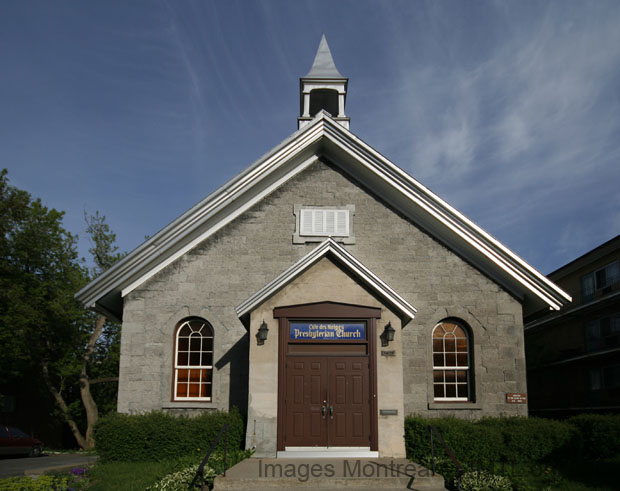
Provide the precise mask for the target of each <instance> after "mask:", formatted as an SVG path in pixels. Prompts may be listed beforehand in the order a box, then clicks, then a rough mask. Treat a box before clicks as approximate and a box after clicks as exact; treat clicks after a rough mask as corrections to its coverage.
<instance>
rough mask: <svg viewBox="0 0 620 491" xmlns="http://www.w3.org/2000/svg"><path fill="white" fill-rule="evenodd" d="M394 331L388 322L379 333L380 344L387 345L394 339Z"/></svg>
mask: <svg viewBox="0 0 620 491" xmlns="http://www.w3.org/2000/svg"><path fill="white" fill-rule="evenodd" d="M394 332H395V330H394V328H393V327H392V324H391V323H389V322H388V323H387V326H385V328H384V329H383V332H382V333H381V346H387V345H388V344H390V342H391V341H394Z"/></svg>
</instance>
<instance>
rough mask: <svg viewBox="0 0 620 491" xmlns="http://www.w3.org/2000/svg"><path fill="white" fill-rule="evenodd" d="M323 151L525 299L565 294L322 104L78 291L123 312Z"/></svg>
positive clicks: (564, 298)
mask: <svg viewBox="0 0 620 491" xmlns="http://www.w3.org/2000/svg"><path fill="white" fill-rule="evenodd" d="M320 158H326V159H328V160H329V161H330V162H332V163H333V164H335V165H336V166H338V167H339V168H341V169H342V170H343V171H344V172H345V173H347V174H349V175H351V176H352V177H354V178H355V179H356V180H358V181H359V182H361V183H362V184H364V185H366V186H367V187H368V188H369V189H372V190H373V192H375V193H376V194H377V195H378V196H379V197H381V198H382V199H383V200H385V201H386V202H387V203H389V204H390V205H391V206H393V207H394V208H396V209H398V210H399V211H400V212H401V213H403V214H404V215H405V216H406V217H408V218H409V219H410V220H412V221H413V222H414V223H417V224H418V225H420V226H422V227H423V228H424V229H425V230H426V231H427V232H429V233H430V234H431V235H432V236H433V237H435V238H436V239H438V240H440V241H441V242H443V243H444V244H445V245H447V246H448V247H449V248H450V249H452V250H453V251H455V252H457V253H458V254H459V255H460V256H461V257H463V258H464V259H466V260H467V261H468V262H470V263H471V264H472V265H474V266H475V267H476V268H478V269H479V270H480V271H482V272H483V273H485V274H487V275H488V276H489V277H491V278H492V279H493V280H495V281H496V282H497V283H498V284H500V285H501V286H502V287H504V288H505V289H506V290H507V291H509V292H510V293H511V294H513V295H514V296H515V297H517V298H519V299H521V300H522V301H523V303H524V305H525V307H526V308H527V307H529V309H530V310H537V309H540V308H541V307H543V306H544V305H547V306H549V307H550V308H552V309H559V308H560V307H561V306H562V305H564V304H565V303H567V302H569V301H570V300H571V298H570V296H569V295H568V294H566V293H565V292H564V291H562V290H561V289H560V288H558V287H557V286H556V285H555V284H553V283H552V282H551V281H549V280H548V279H547V278H545V277H544V276H543V275H542V274H540V273H539V272H538V271H536V270H535V269H534V268H533V267H532V266H530V265H529V264H527V263H526V262H525V261H523V260H522V259H521V258H519V257H518V256H517V255H516V254H514V253H513V252H512V251H510V250H509V249H508V248H507V247H505V246H504V245H502V244H501V243H500V242H499V241H497V240H496V239H494V238H493V237H492V236H490V235H489V234H488V233H486V232H485V231H484V230H482V229H481V228H480V227H478V226H477V225H476V224H474V223H473V222H472V221H470V220H469V219H468V218H466V217H465V216H464V215H462V214H461V213H459V212H458V211H457V210H456V209H454V208H453V207H452V206H450V205H449V204H448V203H446V202H445V201H443V200H442V199H441V198H439V197H438V196H437V195H435V194H434V193H432V192H431V191H430V190H428V189H427V188H426V187H424V186H423V185H422V184H420V183H419V182H417V181H416V180H415V179H413V178H412V177H411V176H409V175H408V174H407V173H406V172H404V171H403V170H402V169H400V168H399V167H397V166H396V165H395V164H393V163H392V162H390V161H389V160H388V159H387V158H385V157H383V156H382V155H381V154H380V153H379V152H377V151H376V150H374V149H373V148H372V147H370V146H369V145H367V144H366V143H364V142H363V141H362V140H360V139H359V138H357V137H356V136H355V135H354V134H353V133H351V132H350V131H348V130H347V129H345V128H344V127H343V126H341V125H340V124H338V123H337V122H336V121H334V119H332V118H331V117H330V116H329V114H328V113H326V112H324V111H322V112H320V113H319V114H317V116H316V117H315V118H314V119H313V120H312V121H311V122H310V123H309V124H308V125H306V126H304V127H303V128H301V129H300V130H298V131H296V132H295V133H293V135H291V136H290V137H289V138H288V139H286V140H285V141H284V142H282V143H281V144H280V145H278V146H277V147H275V148H274V149H273V150H272V151H270V152H269V153H267V154H266V155H265V156H263V157H261V158H260V159H259V160H258V161H256V162H255V163H254V164H253V165H252V166H250V167H249V168H248V169H246V170H245V171H244V172H242V173H241V174H239V175H238V176H236V177H235V178H233V179H232V180H231V181H229V182H228V183H226V184H225V185H224V186H222V187H221V188H219V189H218V190H216V191H215V192H214V193H212V194H211V195H210V196H208V197H207V198H205V199H204V200H202V201H201V202H199V203H198V204H197V205H195V206H194V207H193V208H191V209H190V210H188V211H187V212H186V213H184V214H183V215H182V216H180V217H179V218H177V219H176V220H174V221H173V222H172V223H170V224H169V225H168V226H167V227H165V228H164V229H162V230H161V231H160V232H158V233H157V234H156V235H154V236H153V237H151V238H150V239H149V240H147V241H146V242H145V243H144V244H142V245H141V246H139V247H138V248H136V249H135V250H134V251H132V252H131V253H130V254H129V255H127V256H126V257H125V258H124V259H123V260H121V261H120V262H118V263H117V264H115V265H114V266H113V267H112V268H110V269H109V270H108V271H106V272H105V273H104V274H102V275H101V276H99V277H98V278H97V279H95V280H94V281H92V282H91V283H89V284H88V285H86V287H84V288H83V289H82V290H80V291H79V292H78V293H77V294H76V298H77V299H78V300H80V301H81V302H83V303H84V304H86V305H87V306H91V307H94V308H96V309H98V310H101V311H105V312H107V313H108V315H110V314H111V315H113V316H114V317H117V318H120V316H121V315H122V297H123V296H125V295H127V294H128V293H130V292H131V291H133V290H134V289H135V288H137V287H138V286H140V285H141V284H142V283H144V282H145V281H147V280H148V279H149V278H151V277H152V276H153V275H155V274H157V273H158V272H159V271H161V270H162V269H163V268H165V267H166V266H168V265H169V264H171V263H172V262H174V261H175V260H176V259H178V258H179V257H181V256H182V255H183V254H185V253H186V252H187V251H189V250H191V249H192V248H194V247H196V246H197V245H198V244H199V243H201V242H202V241H204V240H205V239H207V238H208V237H209V236H211V235H212V234H213V233H215V232H216V231H218V230H220V229H221V228H222V227H223V226H225V225H226V224H228V223H229V222H230V221H232V220H233V219H234V218H236V217H238V216H239V215H240V214H242V213H243V212H245V211H246V210H248V209H249V208H250V207H251V206H253V205H254V204H256V203H258V202H259V201H260V200H262V199H263V198H264V197H265V196H267V195H268V194H269V193H271V192H273V191H274V190H275V189H277V188H278V187H279V186H281V185H282V184H284V183H285V182H286V181H288V180H289V179H291V178H292V177H294V176H295V175H297V174H298V173H300V172H302V171H303V170H304V169H306V168H307V167H308V166H309V165H311V164H312V163H314V162H316V161H317V160H318V159H320Z"/></svg>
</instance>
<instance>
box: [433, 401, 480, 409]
mask: <svg viewBox="0 0 620 491" xmlns="http://www.w3.org/2000/svg"><path fill="white" fill-rule="evenodd" d="M428 408H429V409H469V410H474V411H475V410H480V409H482V404H480V403H479V402H434V401H433V402H429V403H428Z"/></svg>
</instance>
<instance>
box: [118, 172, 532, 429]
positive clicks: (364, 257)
mask: <svg viewBox="0 0 620 491" xmlns="http://www.w3.org/2000/svg"><path fill="white" fill-rule="evenodd" d="M299 204H302V205H331V206H336V207H345V206H347V205H353V206H354V207H355V215H354V216H353V217H352V220H353V226H354V229H355V243H354V244H347V245H345V247H346V249H347V250H349V251H350V252H351V253H352V254H353V255H354V256H355V257H357V258H358V259H359V260H360V261H361V262H362V263H363V264H365V265H366V266H367V267H368V268H370V269H371V270H372V271H373V272H374V273H375V274H377V275H378V276H379V277H381V278H382V279H383V280H384V281H385V282H386V283H388V284H389V285H390V286H391V287H392V288H394V289H395V290H396V291H397V292H398V293H399V294H400V295H402V296H403V297H404V298H405V299H406V300H408V301H409V302H410V303H411V304H413V305H414V306H415V307H416V308H417V309H418V311H419V313H418V316H417V317H416V318H415V319H414V320H413V321H411V322H410V323H409V324H408V325H407V326H405V327H404V329H403V333H402V336H403V370H404V377H403V380H404V392H405V394H404V407H405V413H406V414H409V413H417V414H422V415H440V414H456V415H457V416H460V417H467V418H474V417H480V416H483V415H496V414H498V413H506V414H525V413H526V411H527V408H526V407H525V406H516V405H508V404H505V393H506V392H526V385H525V384H526V382H525V360H524V349H523V326H522V314H521V305H520V304H519V302H518V301H517V300H515V299H514V298H513V297H512V296H510V295H509V294H508V293H506V292H505V291H504V290H502V289H501V288H500V287H499V286H498V285H497V284H496V283H494V282H493V281H491V280H490V279H488V278H487V277H486V276H484V275H482V274H481V273H479V272H478V271H477V270H476V269H474V268H473V267H471V266H470V265H469V264H468V263H466V262H465V261H464V260H462V259H461V258H460V257H458V256H457V255H455V254H454V253H452V252H451V251H449V250H448V249H447V248H446V247H444V246H443V245H442V244H440V243H439V242H437V241H436V240H434V239H433V238H432V237H430V236H429V235H427V234H426V233H425V232H423V231H422V230H420V229H419V228H418V227H416V226H415V225H414V224H412V223H410V222H409V221H407V220H405V219H404V218H402V217H401V216H399V215H398V214H397V213H395V212H394V211H393V210H391V209H389V208H388V207H386V206H385V205H384V204H383V203H381V202H380V201H379V200H377V199H376V198H375V197H373V196H372V194H371V193H368V192H367V191H365V190H363V189H361V188H360V187H359V186H358V185H356V184H355V183H354V182H352V181H351V180H350V179H348V178H347V177H346V176H344V175H343V174H342V173H340V172H339V171H338V170H336V169H334V168H332V167H331V166H329V165H328V164H324V163H321V162H317V163H315V164H313V165H312V166H310V167H309V168H308V169H306V170H305V171H304V172H302V173H301V174H299V175H298V176H296V177H295V178H294V179H292V180H290V181H289V182H287V183H286V184H285V185H283V186H281V187H280V188H279V189H278V190H276V191H275V192H273V193H272V194H271V195H269V196H268V197H267V198H265V199H264V200H263V201H262V202H261V203H259V204H258V205H256V206H254V207H253V208H252V209H251V210H250V211H248V212H246V213H245V214H243V215H242V216H240V217H238V218H237V219H235V220H234V221H233V222H231V223H230V224H228V225H227V226H226V227H224V228H223V229H221V230H220V231H219V232H217V233H216V234H214V235H213V236H211V237H210V238H209V239H207V240H206V241H204V242H203V243H202V244H200V245H199V246H198V247H196V248H195V249H193V250H192V251H190V252H188V253H187V254H186V255H185V256H184V257H182V258H180V259H179V260H177V261H176V262H175V263H173V264H171V265H170V266H168V267H167V268H166V269H164V270H163V271H161V272H160V273H158V274H157V275H155V276H154V277H153V278H151V279H150V280H148V281H147V282H145V283H144V284H143V285H141V286H140V287H138V288H137V289H135V290H134V291H133V292H131V293H130V294H129V295H128V296H127V297H126V298H125V310H124V322H123V332H122V341H121V349H122V356H121V370H120V385H119V402H118V408H119V411H123V412H139V411H147V410H152V409H161V408H166V409H168V410H171V411H180V410H187V409H188V408H189V409H202V410H204V409H228V408H229V407H230V406H232V405H238V406H239V407H240V408H241V409H245V407H246V406H247V376H248V365H247V360H248V335H247V332H246V330H245V328H244V327H243V325H242V324H241V322H240V321H239V319H238V318H237V316H236V314H235V311H234V307H236V306H237V305H239V304H240V303H241V302H242V301H243V300H245V299H246V298H248V297H249V296H250V295H252V294H253V293H254V292H256V291H257V290H259V289H260V288H261V287H262V286H264V285H265V283H267V282H269V281H271V280H272V279H273V278H275V277H276V276H277V275H278V274H280V273H281V272H282V271H284V270H285V269H286V268H288V267H289V266H290V265H291V264H293V263H294V262H296V261H297V260H298V259H299V258H301V257H302V256H303V255H305V254H306V253H307V252H309V251H310V250H312V249H313V248H314V247H316V242H315V243H309V244H294V243H293V240H292V239H293V235H294V231H295V216H294V214H293V211H294V207H295V205H299ZM325 300H329V299H327V298H326V299H325ZM187 316H199V317H203V318H205V319H207V320H208V321H209V322H210V323H211V324H212V325H213V328H214V330H215V353H214V354H215V358H214V359H215V360H216V369H215V371H214V391H213V402H212V403H199V404H197V403H172V402H170V401H171V384H172V380H171V379H172V361H173V360H172V357H173V354H172V351H173V333H174V328H175V326H176V324H177V323H178V321H180V320H181V319H183V318H184V317H187ZM446 317H457V318H460V319H462V320H464V321H465V322H467V324H468V325H469V327H470V329H471V331H472V334H473V344H474V349H473V358H474V365H475V366H474V375H475V388H476V401H475V403H474V404H468V405H467V404H466V405H463V404H460V405H459V404H452V405H449V404H443V405H441V404H434V403H433V402H432V384H431V375H432V365H431V357H430V352H431V351H430V346H431V332H432V329H433V327H434V326H435V324H436V323H437V322H438V321H440V320H441V319H444V318H446ZM274 383H275V381H274Z"/></svg>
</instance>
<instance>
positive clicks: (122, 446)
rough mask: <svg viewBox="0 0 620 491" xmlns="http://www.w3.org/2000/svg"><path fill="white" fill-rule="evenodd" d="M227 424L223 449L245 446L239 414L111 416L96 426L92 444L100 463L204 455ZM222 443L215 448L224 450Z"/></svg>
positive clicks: (242, 424) (154, 413) (237, 412)
mask: <svg viewBox="0 0 620 491" xmlns="http://www.w3.org/2000/svg"><path fill="white" fill-rule="evenodd" d="M225 423H228V424H229V425H230V427H229V429H228V432H227V438H226V446H227V449H228V451H233V450H239V449H241V448H242V447H243V444H244V434H245V427H244V426H245V425H244V423H243V419H242V418H241V415H240V414H239V411H237V410H236V409H233V411H231V412H230V413H226V412H221V411H217V412H209V413H205V414H202V415H200V416H197V417H195V418H189V417H184V416H172V415H170V414H168V413H164V412H152V413H147V414H140V415H128V414H118V413H115V414H110V415H107V416H104V417H103V418H101V419H100V420H99V421H98V423H97V425H96V427H95V445H96V449H97V453H98V454H99V457H100V458H101V460H102V461H127V462H138V461H143V462H148V461H163V460H171V459H176V458H178V457H180V456H184V455H195V456H197V457H200V456H204V454H205V453H206V452H207V450H208V449H209V447H210V446H211V443H212V442H213V441H214V440H215V438H216V436H217V434H218V433H219V431H220V428H221V427H222V425H224V424H225ZM223 444H224V442H223V441H222V440H221V441H220V443H219V445H218V448H223V447H222V445H223Z"/></svg>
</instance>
